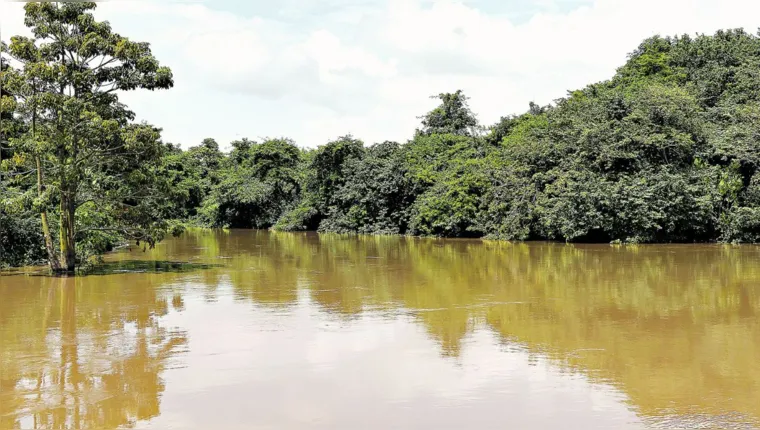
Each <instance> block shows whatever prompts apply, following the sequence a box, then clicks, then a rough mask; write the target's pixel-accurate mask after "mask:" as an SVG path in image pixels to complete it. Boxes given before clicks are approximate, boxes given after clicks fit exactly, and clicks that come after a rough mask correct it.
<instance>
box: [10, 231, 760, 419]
mask: <svg viewBox="0 0 760 430" xmlns="http://www.w3.org/2000/svg"><path fill="white" fill-rule="evenodd" d="M758 258H760V248H758V247H756V246H727V245H646V246H645V245H639V246H610V245H558V244H546V243H521V244H509V243H503V242H483V241H478V240H435V239H412V238H398V237H382V236H381V237H373V236H365V237H356V236H340V235H317V234H313V233H272V232H264V231H242V230H231V231H221V230H217V231H212V230H193V231H190V232H188V233H186V234H185V235H183V236H182V237H180V238H176V239H170V240H168V241H166V242H164V243H162V244H159V245H158V246H157V247H156V248H155V249H153V250H149V251H148V252H142V251H141V250H137V249H133V250H131V251H128V250H124V251H121V252H119V253H116V254H113V255H110V256H108V258H107V261H108V268H109V269H113V270H110V272H108V271H105V272H103V273H100V274H98V275H91V276H82V277H75V278H52V277H46V276H25V275H11V276H3V277H0V297H2V300H0V428H14V427H23V428H117V427H139V428H167V427H170V426H174V427H191V428H299V427H303V426H304V425H306V424H308V425H309V427H311V428H352V427H353V428H356V427H362V428H377V429H384V428H435V427H436V426H438V427H439V428H448V427H457V428H463V427H471V428H476V427H477V428H501V427H503V426H504V425H505V424H507V423H508V424H509V425H510V426H512V425H514V426H516V427H521V428H528V427H530V428H547V427H557V426H563V427H566V428H569V427H572V428H612V427H614V428H684V427H688V428H716V427H718V428H755V427H757V426H758V425H760V320H759V319H758V315H757V313H758V311H759V310H760V290H758V285H760V266H759V265H758V264H757V261H758ZM548 411H551V412H552V413H547V412H548Z"/></svg>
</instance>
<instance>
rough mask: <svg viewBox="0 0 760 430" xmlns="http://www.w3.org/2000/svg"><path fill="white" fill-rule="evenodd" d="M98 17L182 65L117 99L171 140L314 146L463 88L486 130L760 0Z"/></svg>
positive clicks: (496, 2)
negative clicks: (645, 44) (648, 41)
mask: <svg viewBox="0 0 760 430" xmlns="http://www.w3.org/2000/svg"><path fill="white" fill-rule="evenodd" d="M0 1H2V3H0V25H2V38H3V40H6V41H7V40H8V38H9V36H10V35H11V34H20V33H24V32H25V31H26V30H25V28H24V26H23V10H22V6H23V4H22V3H16V2H8V1H6V0H0ZM96 16H97V17H98V18H100V19H105V20H108V21H110V22H111V24H112V26H113V28H114V29H115V30H116V31H117V32H119V33H120V34H122V35H125V36H127V37H130V38H131V39H133V40H140V41H148V42H150V43H151V44H152V47H153V51H154V54H155V55H156V56H157V58H158V59H159V61H161V63H162V64H164V65H167V66H170V67H171V68H172V70H173V72H174V79H175V87H174V88H173V89H171V90H168V91H160V92H149V91H140V92H133V93H129V94H125V95H124V96H123V97H122V99H123V100H124V101H126V102H127V103H128V104H129V105H130V107H132V108H133V109H134V110H135V111H136V112H137V114H138V117H139V119H144V120H147V121H149V122H151V123H153V124H155V125H157V126H159V127H162V128H163V130H164V132H163V136H164V140H166V141H170V142H175V143H181V144H182V145H183V146H184V147H189V146H192V145H196V144H198V143H199V142H200V141H201V140H202V139H203V138H204V137H213V138H215V139H217V141H219V143H220V144H222V146H227V143H228V142H229V141H231V140H234V139H238V138H241V137H248V138H251V139H258V138H260V137H267V136H269V137H290V138H293V139H295V141H296V143H298V144H299V145H300V146H311V147H313V146H316V145H320V144H323V143H326V142H327V141H328V140H330V139H333V138H335V137H338V136H341V135H344V134H348V133H351V134H353V135H354V136H356V137H358V138H360V139H362V140H364V141H365V143H367V144H371V143H374V142H379V141H384V140H396V141H405V140H406V139H408V138H409V137H410V136H411V134H412V133H413V131H414V129H415V127H416V126H417V125H418V119H417V116H419V115H422V114H424V113H425V112H426V111H428V110H430V109H431V108H432V107H434V106H435V104H436V103H435V101H434V100H431V99H429V98H428V96H430V95H432V94H437V93H440V92H446V91H455V90H456V89H462V90H464V91H465V93H466V94H467V95H469V96H470V97H471V100H470V104H471V106H472V108H473V110H474V111H475V112H476V113H477V114H478V117H479V119H480V120H481V122H482V123H483V124H486V125H489V124H492V123H494V122H495V121H497V120H498V119H499V117H500V116H503V115H507V114H511V113H520V112H523V111H525V110H526V109H527V106H528V103H529V102H530V101H535V102H536V103H539V104H547V103H550V102H551V101H552V100H554V99H556V98H559V97H563V96H564V95H565V94H566V93H567V91H568V90H572V89H577V88H580V87H583V86H585V85H586V84H588V83H591V82H596V81H600V80H604V79H607V78H609V77H610V76H611V75H612V74H613V73H614V71H615V69H616V68H617V67H619V66H620V65H622V64H623V62H624V61H625V59H626V55H627V54H628V53H629V52H630V51H632V50H633V49H635V48H636V47H637V46H638V44H639V43H640V42H641V40H643V39H644V38H646V37H649V36H651V35H654V34H662V35H672V34H683V33H689V34H694V33H712V32H714V31H715V30H717V29H719V28H734V27H744V28H745V29H747V30H748V31H750V32H753V33H754V32H756V31H757V28H758V26H760V1H757V0H635V1H634V0H460V1H452V0H279V1H271V0H239V1H233V0H211V1H195V2H169V1H154V2H149V1H110V2H104V3H99V7H98V9H97V10H96Z"/></svg>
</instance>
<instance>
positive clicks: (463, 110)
mask: <svg viewBox="0 0 760 430" xmlns="http://www.w3.org/2000/svg"><path fill="white" fill-rule="evenodd" d="M430 98H432V99H440V100H441V104H440V105H439V106H438V107H436V108H435V109H433V110H432V111H430V112H428V113H427V114H425V115H423V116H422V117H420V119H421V120H422V130H419V132H420V133H421V134H424V135H428V136H429V135H431V134H456V135H460V136H474V135H476V134H477V131H478V119H477V118H476V117H475V114H474V113H473V112H472V110H470V107H469V106H468V104H467V100H468V99H469V98H468V97H467V96H466V95H464V93H463V92H462V90H457V91H456V92H454V93H441V94H438V95H437V96H431V97H430Z"/></svg>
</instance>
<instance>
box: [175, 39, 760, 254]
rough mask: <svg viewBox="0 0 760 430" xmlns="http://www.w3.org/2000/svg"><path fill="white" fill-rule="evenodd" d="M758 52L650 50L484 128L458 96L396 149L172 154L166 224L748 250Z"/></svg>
mask: <svg viewBox="0 0 760 430" xmlns="http://www.w3.org/2000/svg"><path fill="white" fill-rule="evenodd" d="M759 66H760V38H758V37H757V36H754V35H751V34H748V33H746V32H744V31H742V30H731V31H720V32H718V33H716V34H715V35H714V36H704V35H702V36H697V37H693V38H692V37H689V36H682V37H674V38H661V37H654V38H651V39H649V40H646V41H645V42H644V43H642V44H641V46H639V48H638V49H637V50H636V51H634V52H633V53H632V54H631V55H630V58H629V61H628V62H627V63H626V64H625V65H624V66H622V67H621V68H620V69H619V70H618V71H617V73H616V74H615V76H614V77H613V78H612V79H610V80H608V81H605V82H600V83H596V84H592V85H589V86H588V87H586V88H584V89H581V90H578V91H573V92H571V93H569V94H568V96H567V97H565V98H562V99H559V100H557V101H556V103H555V104H554V105H552V106H537V105H534V104H531V105H530V109H529V111H528V112H526V113H524V114H522V115H516V116H509V117H504V118H502V119H501V121H500V122H499V123H498V124H496V125H494V126H492V127H490V128H488V129H483V128H482V127H481V126H480V125H479V124H478V121H477V119H476V116H475V115H474V114H473V113H472V112H471V111H470V109H469V107H468V106H467V98H466V97H465V96H464V95H463V94H462V93H461V92H456V93H451V94H441V95H440V96H438V97H439V98H440V101H441V104H440V106H438V107H437V108H436V109H434V110H433V111H431V112H429V113H428V114H426V115H424V116H423V117H421V120H422V121H421V122H422V124H421V127H420V128H419V129H418V130H417V131H416V133H415V134H414V136H413V137H412V138H411V139H410V140H409V141H407V142H405V143H403V144H402V143H396V142H383V143H378V144H374V145H371V146H366V145H365V144H364V143H363V142H361V141H360V140H357V139H355V138H353V137H351V136H346V137H341V138H339V139H336V140H334V141H332V142H329V143H327V144H325V145H324V146H321V147H319V148H317V149H314V150H304V149H300V148H298V147H297V146H296V145H295V143H294V142H292V141H290V140H287V139H270V140H265V141H262V142H252V141H249V140H245V139H244V140H240V141H236V142H232V150H231V152H230V153H229V154H223V153H222V152H220V150H219V147H218V145H217V144H216V142H214V141H213V140H211V139H207V140H205V141H204V142H203V144H202V145H200V146H197V147H194V148H191V149H189V150H187V151H181V150H180V149H178V148H176V147H170V152H171V154H170V155H169V156H167V157H166V158H165V163H164V168H165V169H166V170H167V175H169V176H170V177H171V178H172V183H173V187H172V188H173V190H174V191H175V193H176V195H175V196H174V199H175V200H174V201H175V204H174V206H173V211H172V213H170V214H167V216H171V217H177V218H182V219H188V220H194V221H195V222H196V223H198V224H201V225H205V226H213V227H233V228H274V229H277V230H286V231H299V230H319V231H324V232H339V233H370V234H375V233H377V234H410V235H430V236H444V237H487V238H494V239H506V240H531V239H546V240H561V241H575V242H583V241H587V242H610V241H619V242H626V243H632V242H635V243H641V242H693V241H726V242H756V241H757V240H758V237H760V175H756V172H757V169H758V163H759V162H760V73H758V70H760V68H759Z"/></svg>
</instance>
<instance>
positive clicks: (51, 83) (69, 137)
mask: <svg viewBox="0 0 760 430" xmlns="http://www.w3.org/2000/svg"><path fill="white" fill-rule="evenodd" d="M95 8H96V3H94V2H61V3H58V2H55V3H53V2H40V3H28V4H26V5H25V6H24V9H25V12H26V14H25V20H24V22H25V24H26V25H27V26H28V27H29V28H30V29H31V30H32V34H33V37H31V38H28V37H21V36H14V37H12V38H11V43H10V45H8V46H7V47H4V48H3V51H4V54H6V55H8V56H9V57H10V58H11V60H12V64H13V65H14V66H15V69H13V70H12V71H11V72H9V73H6V74H5V76H6V82H5V83H6V87H7V89H8V91H10V92H11V93H12V94H13V95H14V96H15V98H16V100H17V102H18V115H19V116H20V117H22V118H23V119H24V121H26V122H27V123H28V125H29V127H28V128H29V130H28V132H27V133H24V135H23V136H22V137H20V138H14V139H10V146H11V147H12V148H13V149H14V151H15V152H16V154H17V155H19V156H18V157H17V159H18V160H17V161H18V163H26V164H28V165H29V168H30V171H31V172H33V174H34V175H35V176H36V190H35V192H36V202H35V203H36V207H38V208H39V212H40V217H41V224H42V230H43V235H44V237H45V244H46V249H47V253H48V260H49V263H50V267H51V269H52V270H53V271H55V272H72V271H73V270H74V268H75V266H76V264H77V251H76V241H77V235H78V234H87V232H88V230H89V231H92V230H97V231H113V232H116V233H118V234H120V235H122V236H124V237H126V238H130V239H134V240H137V241H138V243H139V242H145V243H148V244H149V245H151V246H152V245H153V244H155V242H156V241H157V240H160V239H161V237H163V235H164V234H165V232H166V229H167V224H166V223H165V222H163V220H161V219H160V217H157V216H156V214H157V212H156V205H157V202H156V199H157V198H158V197H160V196H161V195H162V190H161V189H159V188H160V186H161V183H160V181H159V180H158V176H157V175H156V172H157V163H158V161H159V159H160V157H161V154H162V152H163V151H164V150H165V147H164V146H163V145H162V144H161V143H160V141H159V130H158V129H156V128H154V127H152V126H150V125H148V124H144V123H143V124H136V123H134V122H133V121H134V118H135V115H134V113H133V112H132V111H130V110H129V109H128V108H127V106H125V105H124V104H122V103H120V102H119V98H118V95H117V93H118V92H120V91H130V90H135V89H139V88H142V89H149V90H155V89H162V88H170V87H172V86H173V80H172V73H171V71H170V70H169V69H168V68H166V67H161V66H160V65H159V63H158V61H157V60H156V59H155V58H154V56H153V55H152V53H151V50H150V47H149V44H147V43H142V42H133V41H130V40H129V39H128V38H126V37H123V36H121V35H119V34H117V33H115V32H113V31H112V29H111V26H110V24H109V23H108V22H98V21H96V20H95V18H94V16H93V14H92V13H91V11H92V10H94V9H95ZM157 187H158V188H157ZM56 207H57V211H56V212H57V217H58V218H59V227H58V239H59V247H58V249H56V247H55V246H54V245H53V234H52V232H51V226H50V218H51V217H50V213H51V212H53V211H54V210H55V208H56ZM93 212H97V215H98V216H88V217H87V218H88V219H91V220H96V223H97V225H90V226H83V225H80V224H81V223H78V222H77V219H78V217H80V216H81V215H83V214H88V213H93Z"/></svg>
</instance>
